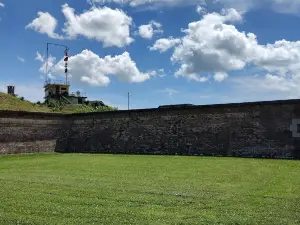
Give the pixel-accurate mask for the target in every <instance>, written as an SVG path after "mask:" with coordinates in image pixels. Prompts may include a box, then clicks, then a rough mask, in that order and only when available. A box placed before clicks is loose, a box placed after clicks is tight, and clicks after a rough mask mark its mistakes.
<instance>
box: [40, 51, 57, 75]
mask: <svg viewBox="0 0 300 225" xmlns="http://www.w3.org/2000/svg"><path fill="white" fill-rule="evenodd" d="M38 54H39V53H37V57H36V58H35V59H36V60H38V61H40V62H42V66H41V68H40V69H39V71H40V72H41V73H44V74H46V73H48V74H47V76H49V78H51V79H52V78H53V76H51V74H50V75H49V73H50V72H51V69H52V68H53V66H54V64H55V62H56V58H55V57H53V56H51V55H50V56H49V57H48V65H47V59H46V60H45V59H44V58H43V57H42V58H40V57H39V56H41V55H38ZM47 66H48V68H47Z"/></svg>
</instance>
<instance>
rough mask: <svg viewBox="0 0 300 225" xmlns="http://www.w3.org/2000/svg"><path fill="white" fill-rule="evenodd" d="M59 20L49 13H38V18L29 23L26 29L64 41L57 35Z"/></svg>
mask: <svg viewBox="0 0 300 225" xmlns="http://www.w3.org/2000/svg"><path fill="white" fill-rule="evenodd" d="M56 27H57V20H56V19H55V18H54V17H53V16H52V15H51V14H50V13H48V12H38V17H37V18H36V19H34V20H33V21H32V22H31V23H29V24H28V25H27V26H26V27H25V28H26V29H32V30H34V31H36V32H39V33H41V34H47V35H48V36H49V37H50V38H55V39H63V37H62V36H60V35H58V34H56V33H55V29H56Z"/></svg>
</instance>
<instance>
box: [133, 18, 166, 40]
mask: <svg viewBox="0 0 300 225" xmlns="http://www.w3.org/2000/svg"><path fill="white" fill-rule="evenodd" d="M161 27H162V25H161V24H160V23H158V22H156V21H150V22H149V24H147V25H141V26H140V27H139V35H140V36H141V37H142V38H145V39H152V37H153V35H154V34H155V33H163V30H162V29H161Z"/></svg>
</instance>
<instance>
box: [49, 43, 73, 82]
mask: <svg viewBox="0 0 300 225" xmlns="http://www.w3.org/2000/svg"><path fill="white" fill-rule="evenodd" d="M49 45H54V46H58V47H64V48H65V56H64V62H65V74H66V85H67V84H68V61H69V53H68V52H69V48H68V46H66V45H60V44H55V43H47V59H46V82H48V67H49V65H48V61H49Z"/></svg>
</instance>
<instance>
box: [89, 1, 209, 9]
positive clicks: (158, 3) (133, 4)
mask: <svg viewBox="0 0 300 225" xmlns="http://www.w3.org/2000/svg"><path fill="white" fill-rule="evenodd" d="M88 2H89V3H90V4H93V5H94V4H96V3H99V4H107V3H117V4H121V5H127V4H129V5H130V6H131V7H137V6H141V5H149V6H152V7H154V8H157V7H162V6H180V5H197V4H203V5H204V4H206V3H205V0H88Z"/></svg>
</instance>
